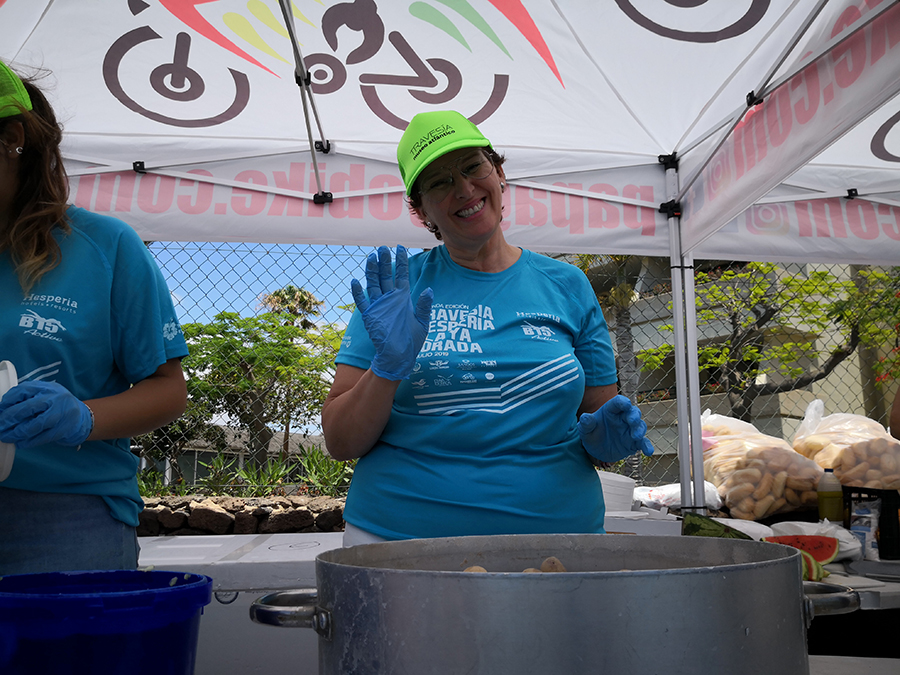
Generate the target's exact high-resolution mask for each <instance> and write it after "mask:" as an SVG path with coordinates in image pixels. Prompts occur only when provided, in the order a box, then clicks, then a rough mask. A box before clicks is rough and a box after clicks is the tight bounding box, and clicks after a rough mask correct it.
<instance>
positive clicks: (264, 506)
mask: <svg viewBox="0 0 900 675" xmlns="http://www.w3.org/2000/svg"><path fill="white" fill-rule="evenodd" d="M144 504H145V508H144V510H143V511H142V512H141V516H140V525H139V526H138V529H137V533H138V536H141V537H155V536H171V535H175V536H178V535H205V534H258V533H265V534H270V533H288V532H336V531H337V532H339V531H341V530H342V529H343V526H344V520H343V517H344V516H343V510H344V500H342V499H334V498H332V497H309V496H307V495H291V496H288V497H279V496H272V497H249V498H239V497H227V496H220V497H207V496H205V495H182V496H177V497H174V496H173V497H147V498H145V500H144Z"/></svg>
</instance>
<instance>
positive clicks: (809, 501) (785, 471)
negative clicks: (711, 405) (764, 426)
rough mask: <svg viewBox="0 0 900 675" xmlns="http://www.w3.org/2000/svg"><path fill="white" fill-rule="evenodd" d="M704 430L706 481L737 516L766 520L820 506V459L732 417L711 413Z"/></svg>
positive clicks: (734, 515) (707, 414)
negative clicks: (818, 462)
mask: <svg viewBox="0 0 900 675" xmlns="http://www.w3.org/2000/svg"><path fill="white" fill-rule="evenodd" d="M702 426H703V436H704V439H703V440H704V450H703V471H704V474H705V478H706V480H708V481H709V482H711V483H712V484H713V485H715V486H716V488H717V489H718V491H719V494H720V495H721V496H722V499H723V501H724V502H725V506H727V507H728V510H729V512H730V514H731V516H732V517H733V518H741V519H743V520H762V519H764V518H768V517H770V516H774V515H776V514H779V513H787V512H790V511H798V510H803V509H812V508H816V505H817V504H818V496H817V494H816V485H817V484H818V482H819V477H820V476H821V475H822V474H823V473H824V471H823V470H822V468H821V467H820V466H819V465H818V464H816V463H815V462H814V461H812V460H811V459H808V458H807V457H804V456H803V455H801V454H799V453H797V452H796V451H795V450H794V449H793V448H792V447H791V446H790V445H789V444H788V443H787V442H786V441H784V440H783V439H780V438H775V437H774V436H767V435H765V434H763V433H760V432H759V430H757V428H756V427H754V426H753V425H752V424H749V423H747V422H742V421H741V420H737V419H734V418H732V417H726V416H724V415H710V414H709V411H707V413H705V414H704V415H703V419H702Z"/></svg>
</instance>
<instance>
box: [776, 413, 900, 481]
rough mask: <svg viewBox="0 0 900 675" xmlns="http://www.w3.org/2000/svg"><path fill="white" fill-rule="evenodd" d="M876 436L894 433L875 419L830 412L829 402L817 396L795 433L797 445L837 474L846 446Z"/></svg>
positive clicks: (795, 446) (808, 455)
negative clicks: (830, 413) (828, 413)
mask: <svg viewBox="0 0 900 675" xmlns="http://www.w3.org/2000/svg"><path fill="white" fill-rule="evenodd" d="M876 438H886V439H889V438H890V437H889V436H888V433H887V431H886V430H885V428H884V427H883V426H881V425H880V424H879V423H878V422H876V421H875V420H872V419H869V418H868V417H865V416H863V415H852V414H849V413H835V414H833V415H826V414H825V404H824V403H823V402H822V401H821V400H820V399H816V400H815V401H813V402H812V403H810V404H809V405H808V406H807V407H806V413H805V414H804V416H803V421H802V422H801V423H800V426H799V427H798V428H797V433H796V434H795V435H794V441H793V447H794V450H796V451H797V452H799V453H800V454H801V455H803V456H804V457H809V458H810V459H812V460H815V462H816V464H818V465H819V466H821V467H822V468H823V469H835V475H837V473H838V471H837V468H838V466H839V465H840V464H841V453H842V452H843V450H844V449H845V448H847V447H849V446H851V445H853V444H855V443H860V442H868V441H870V440H873V439H876ZM879 445H880V444H879ZM882 452H883V451H882ZM877 454H878V455H880V454H881V452H878V453H877Z"/></svg>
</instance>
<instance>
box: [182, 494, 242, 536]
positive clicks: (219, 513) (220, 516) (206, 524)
mask: <svg viewBox="0 0 900 675" xmlns="http://www.w3.org/2000/svg"><path fill="white" fill-rule="evenodd" d="M188 525H190V526H191V527H192V528H195V529H198V530H206V531H208V532H212V533H213V534H228V533H229V532H230V531H231V529H232V527H233V526H234V515H233V514H231V513H228V511H226V510H225V509H223V508H222V507H221V506H219V505H218V504H216V503H215V502H214V501H213V500H211V499H204V500H203V501H202V502H200V503H197V502H191V515H190V516H188Z"/></svg>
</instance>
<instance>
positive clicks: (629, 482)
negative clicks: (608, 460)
mask: <svg viewBox="0 0 900 675" xmlns="http://www.w3.org/2000/svg"><path fill="white" fill-rule="evenodd" d="M597 473H598V474H599V475H600V484H601V485H602V486H603V501H604V502H605V503H606V512H607V513H616V512H622V511H631V505H632V503H633V502H634V486H635V481H634V479H633V478H629V477H628V476H623V475H621V474H618V473H612V472H611V471H598V472H597Z"/></svg>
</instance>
